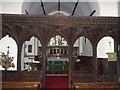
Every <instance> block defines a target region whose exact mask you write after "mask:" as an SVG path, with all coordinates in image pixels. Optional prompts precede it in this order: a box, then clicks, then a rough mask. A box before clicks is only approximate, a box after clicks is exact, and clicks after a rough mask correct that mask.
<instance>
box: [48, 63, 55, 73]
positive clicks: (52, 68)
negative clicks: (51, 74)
mask: <svg viewBox="0 0 120 90" xmlns="http://www.w3.org/2000/svg"><path fill="white" fill-rule="evenodd" d="M52 62H53V61H48V64H52ZM48 70H49V71H54V66H52V65H49V68H48Z"/></svg>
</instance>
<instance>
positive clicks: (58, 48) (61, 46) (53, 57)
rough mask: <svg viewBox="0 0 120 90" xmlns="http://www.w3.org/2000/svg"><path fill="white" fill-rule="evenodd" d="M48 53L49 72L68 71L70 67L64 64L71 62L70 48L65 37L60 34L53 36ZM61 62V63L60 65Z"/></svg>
mask: <svg viewBox="0 0 120 90" xmlns="http://www.w3.org/2000/svg"><path fill="white" fill-rule="evenodd" d="M46 53H47V63H48V66H47V73H48V74H50V73H52V72H54V73H56V74H63V73H68V68H67V67H66V66H64V64H68V62H69V59H68V57H69V50H68V44H67V41H66V40H65V38H63V37H62V36H61V35H58V34H57V35H55V36H53V37H52V38H51V39H50V41H49V43H48V46H47V51H46ZM49 64H51V65H52V64H53V66H50V65H49ZM59 64H61V65H60V66H59ZM54 65H55V66H54Z"/></svg>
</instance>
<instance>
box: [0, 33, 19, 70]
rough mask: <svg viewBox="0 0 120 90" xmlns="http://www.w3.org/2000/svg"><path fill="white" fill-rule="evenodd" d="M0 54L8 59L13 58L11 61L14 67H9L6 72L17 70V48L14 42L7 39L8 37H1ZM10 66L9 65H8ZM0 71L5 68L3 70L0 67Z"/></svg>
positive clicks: (9, 38)
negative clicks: (7, 56)
mask: <svg viewBox="0 0 120 90" xmlns="http://www.w3.org/2000/svg"><path fill="white" fill-rule="evenodd" d="M8 43H10V44H8ZM0 47H1V48H0V53H1V54H2V53H4V54H5V55H7V54H8V55H9V57H11V58H12V57H13V61H12V63H14V67H12V66H9V67H10V68H8V70H11V71H13V70H15V71H16V70H17V62H18V58H17V53H18V46H17V43H16V41H15V40H14V39H13V38H12V37H9V35H6V36H5V37H3V38H2V39H1V40H0ZM9 65H10V64H9ZM0 70H5V68H3V67H2V66H0Z"/></svg>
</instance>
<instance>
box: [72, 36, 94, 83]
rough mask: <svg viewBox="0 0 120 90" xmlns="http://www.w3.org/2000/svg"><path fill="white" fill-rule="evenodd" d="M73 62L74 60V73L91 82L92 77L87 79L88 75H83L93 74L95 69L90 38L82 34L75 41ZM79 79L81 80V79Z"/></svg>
mask: <svg viewBox="0 0 120 90" xmlns="http://www.w3.org/2000/svg"><path fill="white" fill-rule="evenodd" d="M73 62H74V74H79V75H78V76H79V77H78V78H81V79H82V81H85V82H89V80H90V79H88V80H86V78H87V76H84V77H81V75H82V74H85V75H87V74H88V75H89V74H93V70H94V65H93V62H94V61H93V48H92V44H91V42H90V40H89V39H88V38H86V37H84V36H81V37H79V38H78V39H77V40H76V42H75V43H74V46H73ZM73 77H74V76H73ZM78 78H77V79H78ZM91 78H93V77H91ZM78 81H81V80H80V79H79V80H78ZM91 81H92V79H91Z"/></svg>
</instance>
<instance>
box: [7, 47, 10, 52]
mask: <svg viewBox="0 0 120 90" xmlns="http://www.w3.org/2000/svg"><path fill="white" fill-rule="evenodd" d="M7 48H8V51H7V54H9V53H10V52H9V48H10V47H9V46H8V47H7Z"/></svg>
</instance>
